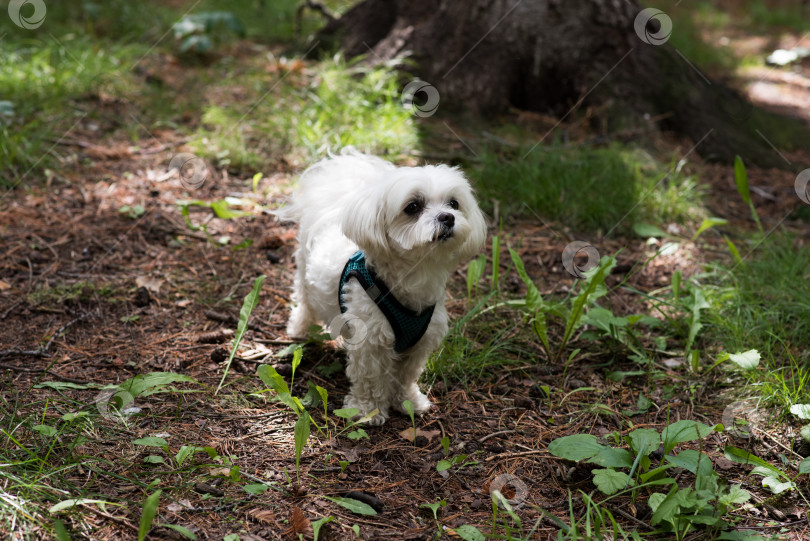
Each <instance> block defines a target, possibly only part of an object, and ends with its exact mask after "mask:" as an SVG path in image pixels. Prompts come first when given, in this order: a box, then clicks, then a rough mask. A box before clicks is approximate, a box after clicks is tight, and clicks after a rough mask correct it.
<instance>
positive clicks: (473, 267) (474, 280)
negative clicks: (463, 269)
mask: <svg viewBox="0 0 810 541" xmlns="http://www.w3.org/2000/svg"><path fill="white" fill-rule="evenodd" d="M486 267H487V258H486V256H485V255H483V254H482V255H480V256H478V259H473V260H472V261H470V264H469V265H468V266H467V297H472V291H473V288H474V287H476V286H477V284H478V282H480V281H481V278H482V277H483V276H484V270H485V269H486Z"/></svg>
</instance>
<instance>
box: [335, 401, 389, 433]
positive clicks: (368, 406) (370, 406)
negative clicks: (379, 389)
mask: <svg viewBox="0 0 810 541" xmlns="http://www.w3.org/2000/svg"><path fill="white" fill-rule="evenodd" d="M343 407H344V408H354V409H356V410H357V411H358V412H359V413H358V414H357V415H355V416H354V417H353V418H352V421H354V422H357V421H360V420H362V419H365V418H366V417H368V416H369V415H371V414H372V413H374V412H375V411H376V413H374V415H373V416H372V417H371V418H369V419H367V420H365V421H363V422H364V423H367V424H368V425H370V426H380V425H383V424H385V421H387V420H388V408H385V407H380V406H378V405H376V404H374V403H373V402H369V401H366V400H359V399H358V398H357V397H355V396H354V395H347V396H346V398H345V399H344V400H343Z"/></svg>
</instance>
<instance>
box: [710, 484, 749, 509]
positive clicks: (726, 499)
mask: <svg viewBox="0 0 810 541" xmlns="http://www.w3.org/2000/svg"><path fill="white" fill-rule="evenodd" d="M750 499H751V493H750V492H748V491H747V490H745V489H744V488H742V487H740V485H731V486H730V487H729V488H728V492H727V493H726V494H723V495H722V496H720V497H719V498H718V499H717V501H719V502H720V503H721V504H723V505H732V504H740V503H745V502H747V501H748V500H750Z"/></svg>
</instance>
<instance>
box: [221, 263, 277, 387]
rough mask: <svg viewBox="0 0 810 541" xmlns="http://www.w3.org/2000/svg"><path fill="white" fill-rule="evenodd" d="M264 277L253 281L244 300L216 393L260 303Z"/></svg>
mask: <svg viewBox="0 0 810 541" xmlns="http://www.w3.org/2000/svg"><path fill="white" fill-rule="evenodd" d="M264 279H265V276H264V274H262V275H261V276H259V277H258V278H256V279H255V280H254V281H253V289H251V291H250V293H248V294H247V295H246V296H245V300H244V301H243V302H242V309H241V310H239V322H238V323H237V325H236V335H235V336H234V337H233V344H232V345H231V353H230V355H229V356H228V362H227V363H225V370H223V372H222V379H220V380H219V385H217V389H216V391H214V394H217V393H218V392H219V390H220V389H221V388H222V384H223V383H225V378H226V377H227V376H228V370H229V369H230V368H231V362H233V358H234V356H235V355H236V350H237V349H238V348H239V344H240V343H241V342H242V337H244V336H245V332H247V330H248V320H249V319H250V314H251V313H252V312H253V309H254V308H256V306H257V305H258V304H259V294H260V293H261V291H262V283H264Z"/></svg>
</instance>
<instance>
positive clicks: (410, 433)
mask: <svg viewBox="0 0 810 541" xmlns="http://www.w3.org/2000/svg"><path fill="white" fill-rule="evenodd" d="M439 434H441V431H439V430H422V429H421V428H417V429H416V433H415V434H414V430H413V427H408V428H406V429H405V430H403V431H402V432H400V433H399V437H400V438H403V439H406V440H408V441H410V442H413V440H414V439H415V438H416V437H417V436H424V437H425V438H427V440H428V442H431V441H433V438H435V437H436V436H438V435H439Z"/></svg>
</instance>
